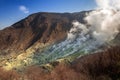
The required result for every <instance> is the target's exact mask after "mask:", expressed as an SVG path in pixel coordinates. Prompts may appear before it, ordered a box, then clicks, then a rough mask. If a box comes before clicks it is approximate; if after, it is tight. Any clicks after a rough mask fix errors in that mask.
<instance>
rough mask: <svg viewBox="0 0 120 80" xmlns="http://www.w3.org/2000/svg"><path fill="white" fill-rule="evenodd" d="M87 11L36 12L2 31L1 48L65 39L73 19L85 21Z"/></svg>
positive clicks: (0, 33) (13, 47)
mask: <svg viewBox="0 0 120 80" xmlns="http://www.w3.org/2000/svg"><path fill="white" fill-rule="evenodd" d="M85 13H86V12H79V13H36V14H32V15H30V16H28V17H27V18H25V19H23V20H21V21H19V22H17V23H15V24H13V25H12V26H10V27H8V28H5V29H3V30H1V31H0V44H1V46H0V50H5V49H13V50H26V49H27V48H29V47H31V46H32V45H33V44H35V43H37V42H38V43H53V42H56V41H59V40H63V39H64V38H65V37H66V33H67V31H69V29H70V28H71V27H72V24H71V23H72V21H73V20H77V21H80V22H82V23H83V22H84V21H83V18H84V16H85Z"/></svg>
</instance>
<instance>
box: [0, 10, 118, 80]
mask: <svg viewBox="0 0 120 80" xmlns="http://www.w3.org/2000/svg"><path fill="white" fill-rule="evenodd" d="M89 12H91V11H83V12H76V13H47V12H40V13H35V14H32V15H30V16H28V17H26V18H25V19H23V20H21V21H19V22H17V23H15V24H13V25H11V26H9V27H7V28H5V29H3V30H0V45H1V46H0V70H1V72H2V73H4V74H9V75H4V76H3V74H0V79H1V80H7V79H6V78H7V77H8V78H11V80H13V79H16V80H22V79H21V78H24V79H26V77H27V79H28V80H43V78H44V79H45V80H116V79H118V80H119V77H118V76H119V73H120V69H119V68H120V65H119V61H120V57H119V51H120V48H119V44H120V33H118V34H117V35H116V36H115V39H113V40H111V41H108V42H105V43H104V44H102V45H100V46H98V45H99V44H98V42H97V41H96V38H94V37H93V36H92V32H90V31H88V32H87V33H86V32H85V31H87V29H89V27H90V24H86V23H87V22H86V21H85V20H84V18H85V16H86V14H88V13H89ZM76 21H77V22H76ZM73 22H75V23H74V24H72V23H73ZM78 22H80V23H81V24H80V23H78ZM83 24H84V25H83ZM79 26H87V28H82V27H79ZM76 29H77V30H76ZM84 32H85V33H84ZM81 33H83V34H82V35H81ZM73 35H75V36H73ZM71 36H72V39H71ZM73 38H74V39H73ZM96 43H97V44H96ZM114 46H118V47H114ZM61 64H62V65H61ZM4 70H7V71H4ZM32 70H36V72H34V71H33V72H30V71H32ZM64 70H66V71H68V73H70V74H69V75H73V76H71V77H70V76H69V75H68V74H67V73H65V71H64ZM44 72H45V73H44ZM61 72H62V73H61ZM19 73H20V74H19ZM21 73H22V74H23V73H24V75H25V76H23V75H21ZM42 73H43V74H42ZM55 73H57V74H55ZM59 73H61V74H60V75H59ZM15 74H17V75H15ZM11 75H12V77H11ZM40 75H43V76H41V78H39V76H40ZM49 75H50V76H49ZM114 75H115V77H114ZM78 76H79V77H78ZM65 77H67V78H68V79H65ZM32 78H33V79H32ZM24 79H23V80H24ZM27 79H26V80H27Z"/></svg>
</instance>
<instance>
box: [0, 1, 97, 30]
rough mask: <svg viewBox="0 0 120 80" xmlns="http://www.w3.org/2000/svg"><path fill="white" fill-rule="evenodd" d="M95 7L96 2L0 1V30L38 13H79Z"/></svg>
mask: <svg viewBox="0 0 120 80" xmlns="http://www.w3.org/2000/svg"><path fill="white" fill-rule="evenodd" d="M95 6H96V5H95V1H94V0H0V29H2V28H4V27H8V26H10V25H12V24H13V23H15V22H17V21H19V20H21V19H23V18H25V17H27V16H28V15H30V14H32V13H36V12H79V11H82V10H91V9H94V8H95Z"/></svg>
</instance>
